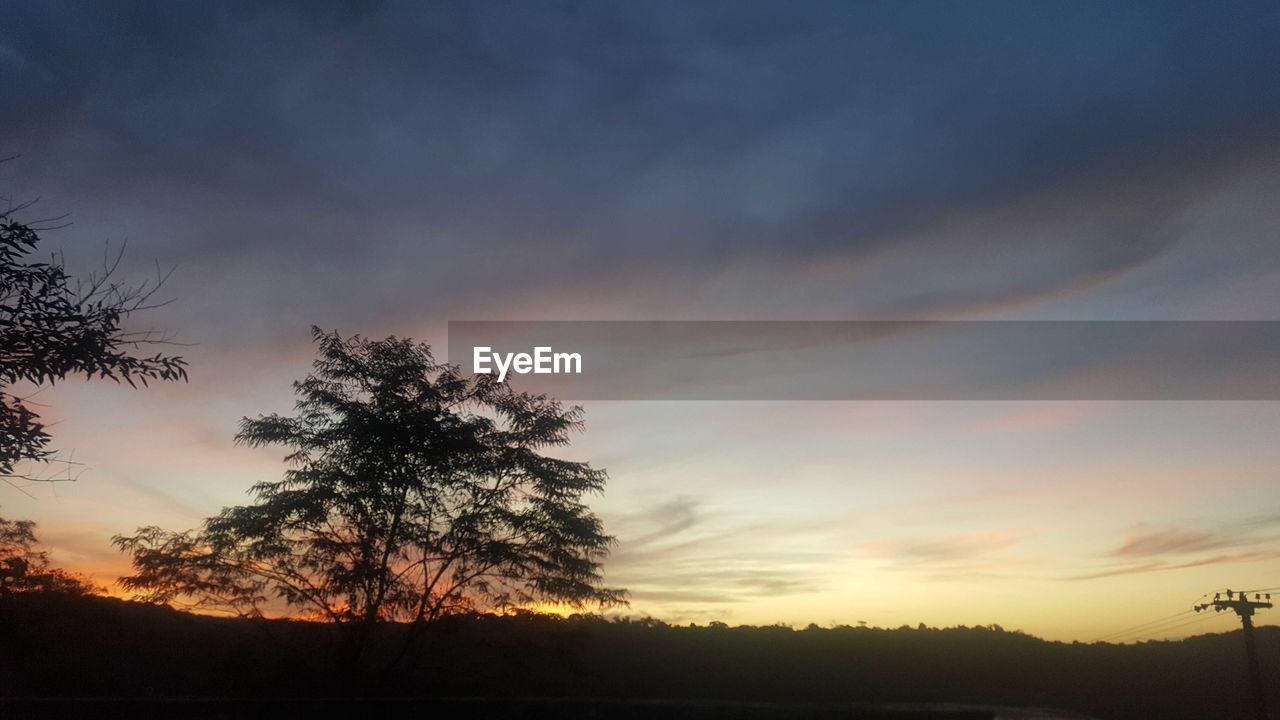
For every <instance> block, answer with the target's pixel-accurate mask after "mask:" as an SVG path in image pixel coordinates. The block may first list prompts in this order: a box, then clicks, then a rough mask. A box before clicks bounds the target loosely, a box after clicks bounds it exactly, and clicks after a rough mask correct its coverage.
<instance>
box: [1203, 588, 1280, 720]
mask: <svg viewBox="0 0 1280 720" xmlns="http://www.w3.org/2000/svg"><path fill="white" fill-rule="evenodd" d="M1250 592H1252V593H1253V599H1252V600H1250V599H1249V593H1250ZM1261 593H1262V591H1261V590H1249V591H1247V592H1241V593H1233V592H1231V591H1230V590H1227V596H1226V597H1225V598H1224V597H1222V593H1216V594H1214V596H1213V600H1212V601H1211V602H1207V603H1204V604H1202V605H1196V606H1195V611H1196V612H1201V611H1203V610H1213V611H1214V612H1222V611H1223V610H1231V611H1234V612H1235V614H1236V615H1239V616H1240V627H1242V628H1243V629H1244V633H1243V635H1244V651H1245V655H1246V657H1247V658H1248V660H1249V680H1250V683H1251V684H1252V685H1253V711H1254V715H1255V716H1256V717H1257V720H1267V700H1266V695H1265V694H1263V689H1262V668H1261V667H1260V666H1259V664H1258V646H1257V642H1256V641H1255V640H1254V638H1253V614H1254V613H1255V612H1257V611H1258V610H1263V609H1266V608H1269V607H1271V593H1267V594H1266V596H1265V599H1264V596H1263V595H1262V594H1261Z"/></svg>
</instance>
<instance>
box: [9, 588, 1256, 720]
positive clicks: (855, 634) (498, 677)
mask: <svg viewBox="0 0 1280 720" xmlns="http://www.w3.org/2000/svg"><path fill="white" fill-rule="evenodd" d="M0 628H3V641H2V642H0V694H3V696H4V697H5V698H6V700H5V701H4V705H3V706H2V707H3V709H4V710H5V714H6V715H12V716H42V717H76V716H83V717H89V716H93V717H113V716H119V717H124V716H129V717H142V716H148V715H169V716H177V715H180V716H186V717H259V716H260V717H273V718H279V717H292V716H299V717H301V716H310V715H311V711H312V709H313V707H314V706H316V704H317V703H319V704H320V705H321V706H323V707H325V708H327V709H333V708H335V707H338V706H337V705H335V704H334V703H340V702H353V701H351V700H349V699H345V700H344V699H342V698H343V696H344V695H345V694H346V692H345V691H344V689H343V687H342V684H341V683H339V682H337V681H336V680H335V672H334V669H333V667H332V665H331V664H330V663H329V661H328V658H329V657H330V652H331V641H332V639H333V634H332V628H331V627H328V626H322V625H315V624H310V623H296V622H249V621H244V620H232V619H220V618H209V617H198V616H192V615H187V614H184V613H180V612H177V611H173V610H170V609H166V608H157V607H151V606H146V605H139V604H136V603H128V602H123V601H119V600H112V599H104V598H88V599H83V598H80V599H77V598H69V597H57V596H54V597H34V596H29V597H16V598H10V599H7V600H5V601H3V602H0ZM399 631H400V628H398V627H395V626H390V627H387V628H386V629H385V633H386V635H385V637H384V638H382V640H383V641H384V644H385V645H387V646H390V645H391V644H392V643H394V641H395V640H397V639H398V637H397V635H398V633H399ZM1259 641H1260V646H1261V647H1260V649H1261V653H1262V662H1263V669H1264V674H1265V676H1266V682H1267V683H1268V689H1269V692H1270V694H1271V698H1270V699H1271V701H1272V702H1273V703H1276V705H1274V706H1280V683H1277V682H1276V670H1277V669H1278V668H1280V632H1277V630H1276V629H1275V628H1271V627H1266V628H1262V629H1261V630H1260V632H1259ZM1243 665H1244V662H1243V649H1242V643H1241V639H1240V637H1239V635H1238V634H1237V633H1231V634H1225V635H1206V636H1200V637H1196V638H1191V639H1188V640H1184V641H1180V642H1151V643H1142V644H1137V645H1125V646H1117V645H1108V644H1092V645H1085V644H1064V643H1052V642H1046V641H1043V640H1039V639H1036V638H1034V637H1030V636H1027V635H1023V634H1020V633H1015V632H1005V631H1001V630H993V629H988V628H953V629H943V630H935V629H907V628H903V629H896V630H881V629H871V628H847V627H841V628H834V629H819V628H812V629H807V630H792V629H789V628H783V627H758V628H757V627H742V628H732V627H722V626H717V627H696V628H691V627H671V626H667V625H664V624H661V623H656V622H606V621H602V620H599V619H594V618H575V619H570V620H559V619H552V618H547V617H542V616H521V617H493V616H482V617H476V618H455V619H451V620H449V621H446V622H441V623H438V624H437V625H436V626H434V627H433V628H431V630H430V632H429V633H428V634H426V635H424V636H423V638H422V642H421V644H420V646H419V650H418V652H416V653H415V654H413V655H412V656H410V657H409V659H408V660H407V661H406V662H404V663H402V664H401V666H400V667H399V669H398V670H397V671H395V672H392V673H388V674H386V675H385V676H379V677H371V678H370V679H369V681H370V682H371V683H372V684H373V686H375V687H376V688H377V689H376V690H374V691H371V694H372V695H377V696H379V697H382V698H396V699H394V700H392V699H382V700H377V701H373V700H361V701H359V702H361V703H368V702H377V703H379V704H380V705H382V706H384V707H385V708H386V710H387V712H386V713H375V714H376V715H382V714H386V715H390V714H392V710H393V709H395V708H400V709H405V710H413V713H412V714H414V715H422V714H423V712H419V710H420V709H421V710H423V711H424V712H425V711H426V710H428V709H430V710H432V711H433V712H431V713H428V714H436V712H434V711H440V714H441V715H442V716H447V715H453V714H454V713H453V712H444V711H445V710H446V709H448V708H452V709H454V710H457V711H458V713H457V714H459V715H467V716H472V717H495V718H504V719H505V718H552V717H555V718H569V719H571V720H572V719H573V718H603V717H620V718H636V719H637V720H640V719H646V720H647V719H648V718H660V717H662V718H665V717H673V718H691V719H693V718H698V719H701V718H708V719H710V718H721V717H743V718H759V719H761V720H765V719H769V720H772V719H774V718H778V719H780V720H781V719H789V718H812V719H814V720H822V719H826V718H832V719H835V718H850V719H858V720H870V719H872V718H881V717H883V718H901V719H902V720H906V719H907V718H911V717H950V718H957V719H958V718H970V717H975V718H976V717H996V715H995V714H993V713H992V712H980V711H977V710H969V711H961V710H951V711H949V712H950V714H947V713H945V712H943V713H941V714H940V713H939V712H932V713H925V714H923V715H921V711H919V710H913V709H910V708H903V707H900V706H901V705H913V706H917V707H919V706H925V705H928V706H930V707H936V706H938V705H946V706H949V707H953V708H954V707H956V706H961V707H968V708H975V707H981V708H994V707H1011V708H1039V707H1043V708H1058V709H1061V710H1062V711H1069V712H1073V713H1078V714H1082V715H1089V716H1095V717H1099V718H1104V719H1113V720H1125V719H1130V718H1131V719H1134V720H1139V719H1142V720H1149V719H1154V718H1170V719H1174V720H1178V719H1181V718H1186V719H1188V720H1190V719H1193V718H1197V719H1198V718H1228V719H1229V718H1238V717H1248V707H1249V706H1248V704H1247V698H1248V695H1247V685H1246V684H1245V679H1244V668H1243ZM304 697H305V698H312V697H320V698H325V697H329V698H333V699H332V700H323V699H322V700H318V701H311V700H308V701H295V700H292V699H293V698H304ZM184 698H185V699H189V698H201V699H202V700H200V701H198V702H197V701H191V700H184V701H182V702H176V701H177V700H179V699H184ZM462 698H471V699H462ZM480 698H483V699H480ZM71 699H79V700H77V701H75V702H72V701H71ZM726 703H728V704H726ZM851 705H857V706H860V707H851ZM886 705H890V706H899V707H891V708H888V709H886V708H885V706H886ZM148 710H153V711H154V712H148ZM966 712H967V714H966ZM957 713H958V714H957ZM1000 717H1008V718H1013V717H1018V715H1016V714H1010V713H1008V712H1006V713H1004V714H1003V715H1000ZM1029 717H1035V715H1029Z"/></svg>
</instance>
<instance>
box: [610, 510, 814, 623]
mask: <svg viewBox="0 0 1280 720" xmlns="http://www.w3.org/2000/svg"><path fill="white" fill-rule="evenodd" d="M609 527H610V528H611V529H612V530H613V531H614V532H616V533H617V536H618V547H617V549H616V550H615V551H614V552H613V553H612V555H611V556H610V558H609V562H608V564H607V566H606V570H607V572H608V577H609V581H610V582H614V583H618V584H620V585H623V586H625V587H627V588H628V590H629V591H630V593H631V597H632V600H633V603H634V604H635V605H636V606H637V607H638V608H640V609H644V608H645V607H652V606H655V605H657V606H662V605H667V604H670V603H677V604H680V605H682V606H690V605H695V606H696V605H706V604H712V605H716V606H718V607H731V606H732V605H734V604H737V603H742V602H745V601H748V600H751V599H753V598H761V597H778V596H782V595H795V594H803V593H809V592H814V591H815V590H817V589H819V588H821V587H822V585H823V582H822V578H823V577H824V575H825V574H826V573H827V572H829V565H830V562H831V561H832V555H831V554H830V553H829V552H827V551H825V550H803V549H795V548H794V545H792V547H791V548H789V549H784V548H783V547H782V546H783V545H784V544H794V543H796V541H797V540H798V539H803V536H805V535H806V534H808V535H810V536H812V535H814V534H815V532H814V528H812V527H809V528H805V529H801V528H796V527H790V526H788V525H787V524H785V523H780V522H774V523H767V524H766V523H760V522H742V521H741V520H735V519H734V518H733V517H732V516H731V515H729V514H727V513H724V512H716V511H714V510H712V509H709V508H707V507H706V506H705V505H704V503H703V502H702V501H700V500H698V499H696V498H693V497H691V496H687V495H680V496H676V497H674V498H671V499H669V500H666V501H663V502H659V503H655V504H653V505H651V506H649V507H646V508H642V509H639V510H637V511H635V512H633V513H631V514H629V515H626V516H623V517H619V518H615V519H610V522H609ZM816 534H818V535H820V534H821V531H818V532H817V533H816ZM783 537H785V538H786V540H787V543H782V542H777V541H776V539H777V538H783ZM770 538H774V539H775V540H774V541H772V542H774V544H775V545H776V546H777V547H776V549H769V544H770V543H771V540H770ZM810 545H811V546H812V547H815V548H821V547H823V543H822V542H821V541H820V540H818V539H815V540H814V541H813V542H812V543H810Z"/></svg>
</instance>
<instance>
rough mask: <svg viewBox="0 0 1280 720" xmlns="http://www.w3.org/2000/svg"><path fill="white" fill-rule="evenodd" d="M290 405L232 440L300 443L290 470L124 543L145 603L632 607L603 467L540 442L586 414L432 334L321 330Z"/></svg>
mask: <svg viewBox="0 0 1280 720" xmlns="http://www.w3.org/2000/svg"><path fill="white" fill-rule="evenodd" d="M313 335H314V338H315V340H316V341H317V343H318V358H317V359H316V360H315V362H314V372H313V373H312V374H311V375H309V376H308V377H307V378H306V379H305V380H303V381H301V382H297V383H295V384H294V389H295V393H296V395H297V398H298V399H297V403H296V410H297V412H296V414H295V415H292V416H281V415H267V416H260V417H257V418H253V419H250V418H245V419H244V420H243V421H242V423H241V429H240V433H239V434H238V436H237V440H238V442H240V443H242V444H245V445H249V446H266V445H281V446H284V447H287V448H289V449H290V453H289V455H288V456H287V460H286V462H287V463H288V465H289V467H288V469H287V470H286V472H285V473H284V476H283V478H282V479H280V480H274V481H267V482H261V483H258V484H256V485H254V486H253V488H252V490H251V495H252V497H253V500H254V502H253V503H252V504H249V505H244V506H237V507H230V508H226V509H224V510H223V511H222V512H221V513H220V514H219V515H217V516H216V517H212V518H210V519H208V520H207V521H206V522H205V523H204V525H203V527H202V528H200V529H198V530H194V531H188V532H181V533H174V532H166V531H164V530H161V529H159V528H155V527H150V528H142V529H140V530H139V532H138V534H136V535H134V536H131V537H117V538H116V540H115V542H116V544H117V545H118V546H119V547H120V548H121V549H122V550H124V551H126V552H129V553H131V554H132V556H133V567H134V570H135V574H134V575H131V576H129V577H125V578H123V579H122V583H123V584H124V586H125V587H126V588H128V589H130V590H132V591H134V592H135V593H137V594H138V596H139V597H141V598H142V599H145V600H149V601H152V602H160V603H179V604H181V603H187V604H190V605H192V606H194V607H196V608H199V609H203V610H222V611H229V612H232V613H235V614H239V615H246V616H261V615H263V614H267V613H269V611H270V610H271V608H272V606H273V604H274V605H275V606H276V607H279V606H280V605H281V604H283V605H286V606H288V607H289V608H291V609H292V610H293V611H294V613H295V614H300V615H303V616H305V617H310V618H314V619H320V620H325V621H330V622H333V623H339V624H342V625H343V626H345V627H347V628H348V629H349V630H350V633H349V635H348V638H349V639H350V641H351V650H350V652H351V654H352V655H353V656H355V657H358V656H359V655H360V654H361V653H362V652H363V647H364V644H365V642H366V641H367V639H368V637H369V632H370V628H371V626H372V625H373V624H375V623H378V622H382V621H404V622H410V623H415V624H422V623H426V622H429V621H431V620H434V619H437V618H440V617H442V616H445V615H450V614H455V613H468V612H475V611H483V610H492V609H501V608H508V607H514V606H521V605H525V604H528V603H533V602H553V603H564V604H568V605H572V606H583V605H595V604H605V605H607V604H612V603H618V602H622V601H623V594H622V593H621V592H620V591H617V590H612V589H608V588H605V587H603V585H602V582H603V581H602V575H601V561H602V560H603V558H604V557H605V555H606V553H607V550H608V548H609V546H610V544H611V543H612V538H611V537H609V536H608V535H606V534H605V533H604V531H603V528H602V526H601V523H600V521H599V519H597V517H596V516H595V515H594V514H592V512H591V511H590V509H589V508H588V507H587V506H586V504H585V503H584V498H585V497H586V496H587V495H589V494H591V493H596V492H600V491H601V490H602V489H603V487H604V482H605V473H604V472H603V471H601V470H598V469H594V468H592V467H590V466H589V465H588V464H586V463H582V462H574V461H570V460H563V459H558V458H555V457H551V456H549V455H547V454H544V451H546V450H547V449H548V448H554V447H559V446H564V445H567V444H568V442H569V436H570V433H571V432H573V431H576V430H579V429H580V428H581V426H582V411H581V409H580V408H570V409H565V408H564V407H562V406H561V404H560V403H558V402H556V401H554V400H550V399H548V398H546V397H545V396H532V395H528V394H522V393H517V392H514V391H512V390H511V389H510V388H509V387H508V386H507V385H504V384H501V383H497V382H494V381H493V380H492V379H491V376H487V375H480V376H472V377H464V376H463V375H462V374H461V373H460V370H459V368H457V367H456V366H451V365H447V364H441V363H437V362H436V361H435V359H434V358H433V356H432V353H431V350H430V348H429V347H428V346H427V345H423V344H415V343H414V342H412V341H410V340H407V339H398V338H395V337H392V338H388V339H385V340H377V341H374V340H368V339H365V338H362V337H359V336H355V337H351V338H347V339H343V338H341V337H339V336H338V335H337V334H336V333H324V332H321V331H320V330H318V329H314V328H313Z"/></svg>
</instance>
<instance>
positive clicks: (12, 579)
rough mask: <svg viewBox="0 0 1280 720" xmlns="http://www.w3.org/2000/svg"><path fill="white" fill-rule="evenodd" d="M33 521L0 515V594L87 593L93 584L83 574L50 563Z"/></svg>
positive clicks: (92, 589) (1, 595)
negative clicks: (9, 518) (40, 546)
mask: <svg viewBox="0 0 1280 720" xmlns="http://www.w3.org/2000/svg"><path fill="white" fill-rule="evenodd" d="M35 530H36V524H35V523H33V522H31V521H30V520H6V519H4V518H0V597H4V596H7V595H15V594H18V593H33V592H46V593H48V592H56V593H65V594H69V595H87V594H90V593H92V592H93V591H94V587H93V585H92V584H91V583H90V582H89V581H88V580H86V579H84V578H83V577H81V576H79V575H74V574H72V573H69V572H67V571H65V570H61V569H59V568H55V567H53V566H52V565H50V564H49V553H47V552H45V551H44V550H41V549H40V548H39V541H38V540H37V539H36V533H35Z"/></svg>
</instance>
